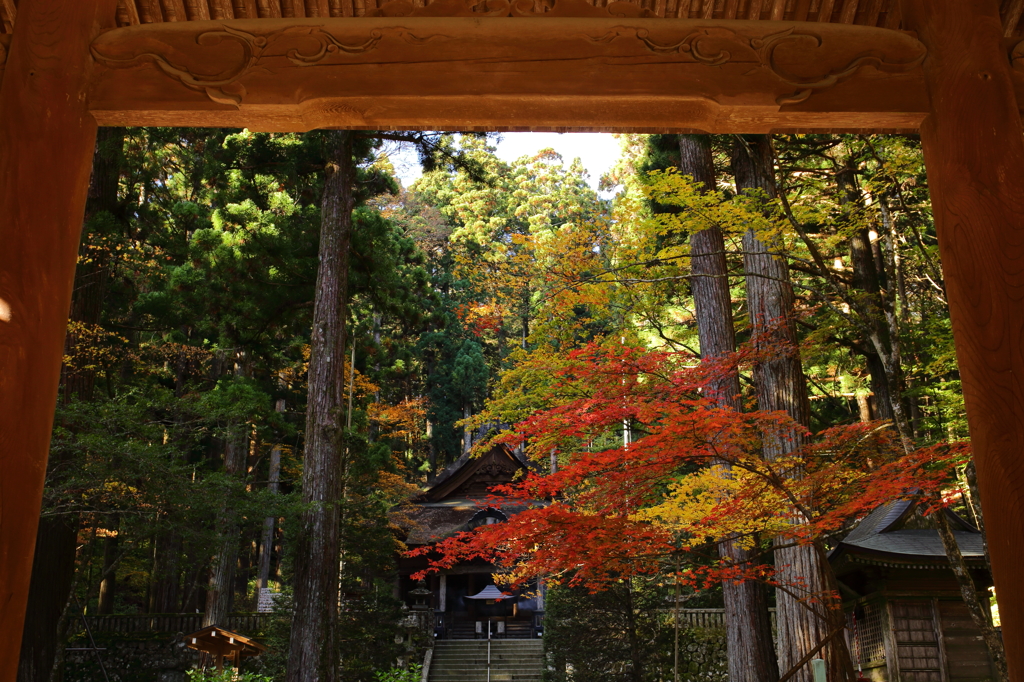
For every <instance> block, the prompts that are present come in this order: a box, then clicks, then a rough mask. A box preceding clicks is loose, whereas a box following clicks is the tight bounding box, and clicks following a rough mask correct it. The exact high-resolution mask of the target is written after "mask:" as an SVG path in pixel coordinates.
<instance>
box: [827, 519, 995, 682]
mask: <svg viewBox="0 0 1024 682" xmlns="http://www.w3.org/2000/svg"><path fill="white" fill-rule="evenodd" d="M914 507H915V505H914V503H911V502H908V501H898V502H891V503H889V504H887V505H884V506H882V507H879V508H878V509H876V510H875V511H874V512H872V513H871V514H869V515H868V516H867V517H865V518H864V520H863V521H861V522H860V524H859V525H858V526H857V527H856V528H855V529H854V530H853V532H851V533H850V534H849V535H847V536H846V538H844V539H843V541H842V542H840V543H839V545H838V546H837V547H836V548H835V549H834V550H833V551H832V553H831V555H830V557H829V558H830V560H831V562H832V566H833V568H834V569H835V572H836V576H837V578H838V580H839V586H840V590H841V591H842V593H843V597H844V599H845V605H846V609H847V612H848V617H849V623H850V626H849V628H848V630H847V632H848V642H849V645H850V652H851V654H852V656H853V658H854V662H855V665H856V666H857V667H858V668H859V669H860V671H861V674H862V676H863V677H864V678H866V679H870V680H879V681H882V680H884V681H886V682H897V681H898V682H981V681H982V680H994V679H995V677H994V670H993V669H992V664H991V661H990V660H989V656H988V651H987V650H986V648H985V643H984V641H983V640H982V638H981V632H980V631H979V629H978V628H977V627H976V626H975V625H974V622H973V621H972V620H971V616H970V613H969V612H968V610H967V606H966V604H964V602H963V599H962V597H961V596H960V589H959V585H958V584H957V581H956V577H955V576H954V575H953V571H952V570H951V569H950V567H949V560H948V559H947V558H946V554H945V551H944V549H943V547H942V541H941V540H940V539H939V534H938V531H936V530H935V529H934V528H932V527H931V526H930V525H929V524H928V523H927V522H924V521H922V520H921V519H920V517H919V516H918V515H917V514H915V513H914ZM946 513H947V514H948V515H949V521H950V525H951V526H952V527H953V534H954V536H955V537H956V539H957V544H958V545H959V546H960V551H961V553H962V554H963V555H964V559H965V560H966V562H967V565H968V567H969V568H970V570H971V573H972V575H973V577H974V581H975V584H976V585H977V586H978V587H979V588H980V589H982V590H984V589H985V588H987V587H989V586H990V585H991V584H992V578H991V576H990V575H989V572H988V570H987V568H986V567H985V553H984V547H983V546H982V538H981V534H980V533H979V532H978V530H977V529H976V528H975V527H974V526H972V525H971V524H969V523H968V522H967V521H965V520H964V519H962V518H961V517H959V516H957V515H956V514H954V513H953V512H951V511H947V512H946Z"/></svg>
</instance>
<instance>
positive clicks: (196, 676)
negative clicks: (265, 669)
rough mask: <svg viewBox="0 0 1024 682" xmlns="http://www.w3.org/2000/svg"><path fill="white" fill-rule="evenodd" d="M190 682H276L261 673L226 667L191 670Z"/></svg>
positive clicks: (188, 672)
mask: <svg viewBox="0 0 1024 682" xmlns="http://www.w3.org/2000/svg"><path fill="white" fill-rule="evenodd" d="M186 674H187V675H188V681H189V682H274V678H272V677H270V676H268V675H261V674H259V673H250V672H240V671H238V670H235V669H234V668H231V667H230V666H225V667H224V669H223V670H221V671H219V672H218V671H217V670H196V669H193V670H189V671H187V673H186Z"/></svg>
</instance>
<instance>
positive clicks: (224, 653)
mask: <svg viewBox="0 0 1024 682" xmlns="http://www.w3.org/2000/svg"><path fill="white" fill-rule="evenodd" d="M185 644H186V645H187V646H188V648H189V649H195V650H196V651H199V652H202V653H203V654H206V655H207V656H209V657H211V658H212V659H213V661H214V662H215V663H216V665H217V670H224V659H228V660H229V661H230V662H231V664H232V665H233V666H235V669H236V670H237V669H238V666H239V664H240V663H241V662H242V659H243V658H249V657H251V656H259V655H260V654H262V653H263V652H264V651H266V650H267V647H265V646H263V645H262V644H260V643H259V642H257V641H255V640H253V639H250V638H249V637H246V636H245V635H240V634H238V633H237V632H231V631H230V630H225V629H224V628H221V627H217V626H216V625H210V626H208V627H205V628H203V629H202V630H197V631H196V632H193V633H192V634H190V635H185Z"/></svg>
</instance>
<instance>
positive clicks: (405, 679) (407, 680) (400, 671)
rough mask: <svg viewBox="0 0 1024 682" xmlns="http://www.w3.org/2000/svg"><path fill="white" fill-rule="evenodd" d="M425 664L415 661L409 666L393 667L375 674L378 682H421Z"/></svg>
mask: <svg viewBox="0 0 1024 682" xmlns="http://www.w3.org/2000/svg"><path fill="white" fill-rule="evenodd" d="M422 677H423V666H421V665H420V664H418V663H413V664H412V665H410V666H409V667H408V668H392V669H391V670H386V671H381V672H377V673H375V674H374V680H376V682H420V679H422Z"/></svg>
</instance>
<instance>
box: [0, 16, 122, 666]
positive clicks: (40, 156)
mask: <svg viewBox="0 0 1024 682" xmlns="http://www.w3.org/2000/svg"><path fill="white" fill-rule="evenodd" d="M116 6H117V0H89V1H88V2H85V1H83V0H21V2H20V3H19V4H18V15H17V21H16V24H15V31H14V37H13V40H12V42H11V47H10V51H9V53H8V55H9V56H8V60H7V65H6V68H5V70H4V76H3V85H2V87H0V682H12V681H13V680H14V679H15V675H16V672H17V667H18V653H19V649H20V645H21V632H22V621H23V618H24V615H25V604H26V601H27V599H28V585H29V576H30V574H31V571H32V552H33V547H34V544H35V537H36V526H37V524H38V521H39V505H40V501H41V499H42V489H43V476H44V473H45V470H46V456H47V451H48V449H49V445H50V431H51V430H52V428H53V411H54V405H55V404H56V401H57V383H58V379H59V375H60V363H61V357H62V354H63V345H64V332H65V329H66V327H67V318H68V308H69V306H70V304H71V284H72V280H73V279H74V272H75V261H76V258H77V255H78V241H79V233H80V231H81V226H82V216H83V213H84V210H85V198H86V192H87V189H88V183H89V173H90V169H91V161H92V155H93V147H94V145H95V138H96V124H95V123H94V122H93V120H92V117H91V116H90V115H89V114H88V112H87V111H86V103H85V89H86V81H87V78H88V71H89V68H90V64H91V62H92V60H91V58H90V57H89V43H90V42H91V40H92V38H93V37H94V36H95V35H96V34H97V33H98V32H99V31H100V29H101V28H105V27H112V26H113V25H114V20H115V16H114V13H115V9H116Z"/></svg>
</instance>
